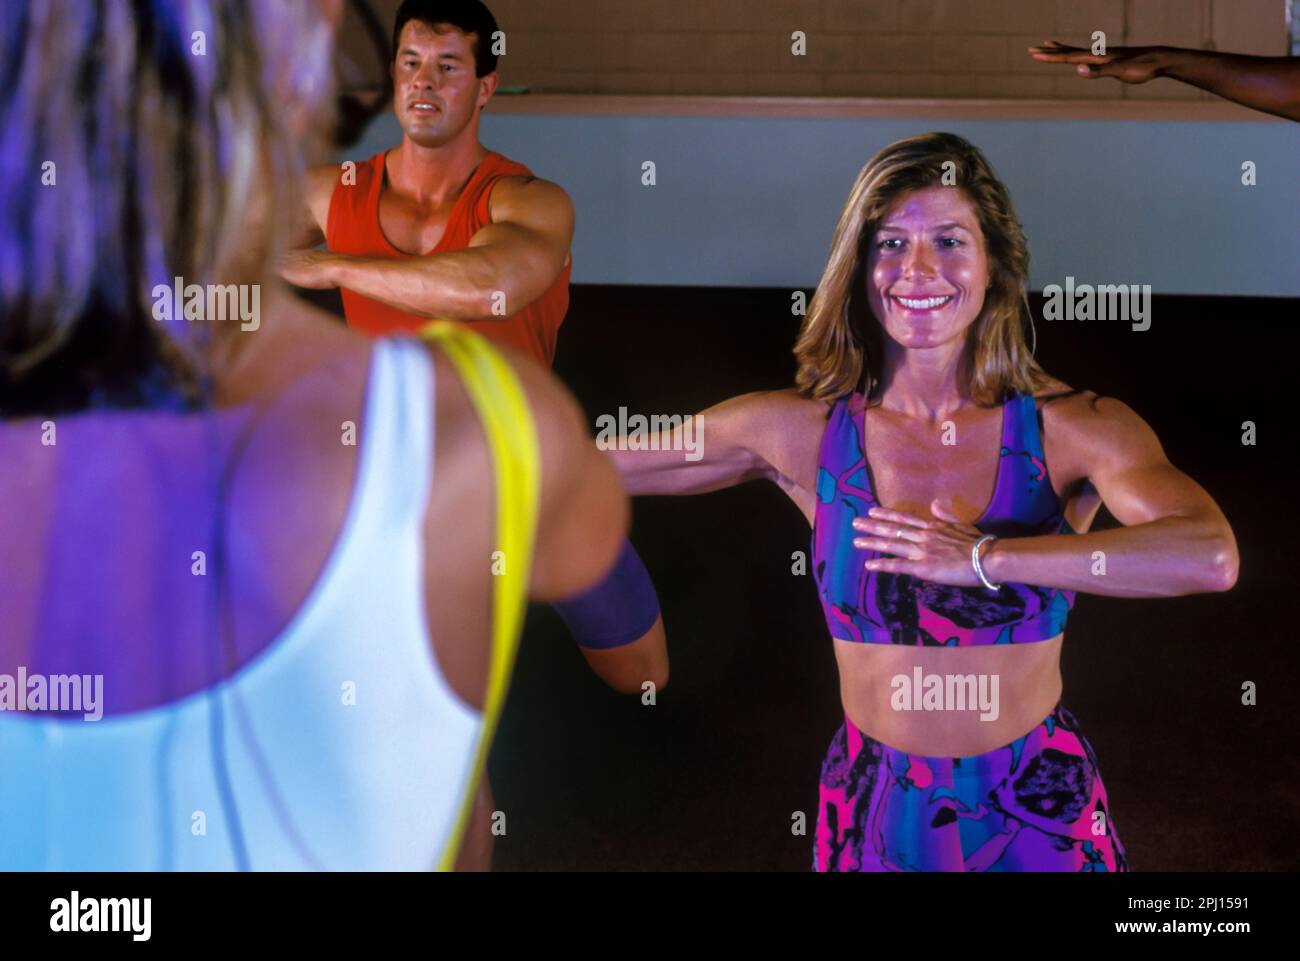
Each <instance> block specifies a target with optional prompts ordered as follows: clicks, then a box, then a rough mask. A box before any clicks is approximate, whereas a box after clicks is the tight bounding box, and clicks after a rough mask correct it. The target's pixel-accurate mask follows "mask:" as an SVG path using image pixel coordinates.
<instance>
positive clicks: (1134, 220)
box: [349, 114, 1300, 297]
mask: <svg viewBox="0 0 1300 961" xmlns="http://www.w3.org/2000/svg"><path fill="white" fill-rule="evenodd" d="M927 130H948V131H952V132H953V133H957V134H960V135H961V136H964V137H966V138H967V139H969V140H970V141H971V142H973V143H974V144H976V146H978V147H979V148H980V149H981V150H983V151H984V152H985V154H986V155H987V156H988V157H989V159H990V160H991V161H992V162H993V164H994V166H995V167H996V168H997V170H998V173H999V174H1000V176H1001V177H1002V178H1003V180H1004V181H1005V182H1006V183H1007V186H1008V187H1009V189H1010V190H1011V195H1012V197H1013V199H1014V200H1015V203H1016V208H1017V210H1018V212H1019V214H1020V218H1021V220H1022V221H1023V223H1024V225H1025V231H1026V234H1027V235H1028V237H1029V249H1030V255H1031V274H1030V281H1031V286H1032V287H1033V288H1034V289H1035V290H1041V289H1042V288H1043V287H1044V286H1045V285H1048V284H1053V283H1058V284H1062V285H1063V284H1064V283H1065V278H1066V276H1067V275H1071V276H1073V277H1074V278H1075V279H1076V281H1077V282H1080V283H1133V284H1150V285H1151V286H1152V290H1153V292H1154V293H1169V294H1224V295H1256V296H1278V297H1296V296H1300V239H1298V238H1300V124H1293V123H1292V124H1286V123H1178V122H1143V121H1068V122H1067V121H1006V120H977V121H972V120H951V121H944V120H934V119H924V120H917V121H901V120H895V119H888V120H882V119H788V118H779V119H778V118H772V119H768V118H721V119H715V118H698V117H602V116H539V115H519V114H510V115H505V114H500V115H487V116H485V117H484V118H483V122H482V127H481V131H480V134H481V138H482V140H483V143H484V144H486V145H487V146H488V147H490V148H492V149H494V150H499V151H501V152H502V153H504V154H505V155H506V156H509V157H511V158H513V159H516V160H519V161H520V162H522V163H525V164H527V165H528V166H529V167H531V168H532V169H533V171H534V172H536V173H537V174H538V175H539V176H542V177H546V178H547V179H550V180H554V181H556V182H558V183H559V184H561V185H562V186H563V187H564V188H565V189H566V190H568V192H569V194H570V196H571V197H572V198H573V201H574V204H575V206H576V208H577V212H578V228H577V235H576V237H575V239H574V247H573V257H574V271H573V281H574V282H575V283H601V284H648V285H660V284H682V285H700V286H740V287H750V286H752V287H789V288H796V287H805V288H811V287H814V286H816V284H817V282H818V280H819V279H820V277H821V271H822V268H823V267H824V266H825V261H826V255H827V252H828V250H829V247H830V242H831V237H832V234H833V233H834V229H835V222H836V219H837V218H838V216H839V212H840V208H841V207H842V205H843V203H844V200H845V198H846V197H847V195H848V191H849V187H850V186H851V185H852V182H853V178H854V177H855V176H856V174H857V172H858V170H859V169H860V168H861V166H862V164H863V163H865V162H866V161H867V159H868V158H870V157H871V155H872V154H873V153H875V152H876V151H877V150H879V149H880V148H881V147H883V146H885V145H886V144H889V143H891V142H893V141H895V140H899V139H901V138H903V137H907V136H910V135H912V134H916V133H922V132H924V131H927ZM400 137H401V132H400V130H399V129H398V127H397V123H396V121H395V119H394V118H393V117H392V115H391V114H388V115H385V116H383V117H381V118H380V119H379V120H377V121H376V122H375V123H374V124H373V125H372V127H371V128H370V130H369V131H368V132H367V136H366V138H365V141H364V142H363V144H362V145H360V146H358V147H357V148H355V149H354V150H352V151H350V152H349V156H351V157H353V158H361V157H366V156H370V155H371V154H373V153H375V152H377V151H378V150H380V149H382V148H383V147H385V146H389V145H392V144H395V143H397V142H399V141H400ZM646 160H653V161H654V162H655V164H656V167H657V171H656V174H657V179H658V183H657V185H656V186H654V187H645V186H642V185H641V164H642V163H643V162H644V161H646ZM1247 160H1251V161H1254V162H1255V164H1256V177H1257V180H1258V185H1257V186H1254V187H1246V186H1243V185H1242V183H1241V165H1242V163H1243V162H1244V161H1247Z"/></svg>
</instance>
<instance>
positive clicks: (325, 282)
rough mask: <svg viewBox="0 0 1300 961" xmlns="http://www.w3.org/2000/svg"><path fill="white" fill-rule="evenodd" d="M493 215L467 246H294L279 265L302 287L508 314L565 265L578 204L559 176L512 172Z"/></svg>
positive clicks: (416, 307) (455, 311) (422, 310)
mask: <svg viewBox="0 0 1300 961" xmlns="http://www.w3.org/2000/svg"><path fill="white" fill-rule="evenodd" d="M327 209H328V208H327ZM491 216H492V223H490V224H488V225H487V226H486V227H484V228H482V229H481V230H479V231H478V232H477V233H476V234H475V235H474V236H473V238H471V240H470V242H469V246H468V247H466V248H465V249H463V250H453V251H448V252H447V253H443V254H435V255H434V256H431V257H416V258H412V259H410V260H386V259H383V258H373V257H352V256H348V255H345V254H335V253H330V252H321V251H295V252H294V253H293V254H291V255H290V256H289V257H288V258H286V260H285V262H284V264H283V265H282V268H281V273H282V275H283V276H284V277H285V279H287V280H289V281H290V282H291V283H295V284H298V285H299V286H300V287H346V288H347V289H348V290H352V291H355V292H356V293H359V294H361V295H363V296H365V297H369V298H371V299H372V300H377V301H379V302H380V303H384V304H388V305H389V306H390V307H395V308H397V309H398V310H401V311H405V312H406V313H409V314H414V315H415V316H417V317H427V318H429V319H431V320H432V319H439V318H442V319H449V320H505V319H506V318H507V317H510V316H512V315H514V314H517V313H518V312H519V311H521V310H523V309H524V308H525V307H527V306H528V305H529V304H530V303H532V302H533V301H534V300H536V299H537V298H538V297H540V296H541V295H542V294H544V293H545V292H546V290H547V288H549V287H550V286H551V284H552V283H554V282H555V278H556V277H558V276H559V274H560V271H562V270H563V269H564V264H565V261H566V260H567V259H568V255H569V246H570V244H571V243H572V241H573V220H574V217H573V204H572V202H571V201H570V200H569V195H568V194H567V193H565V191H564V189H563V188H562V187H560V186H559V185H557V184H554V183H551V182H550V181H547V180H538V179H536V178H533V177H510V178H507V179H504V180H502V181H500V182H499V183H498V184H497V185H496V187H495V188H494V189H493V191H492V199H491Z"/></svg>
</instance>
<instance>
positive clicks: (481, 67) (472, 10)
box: [393, 0, 497, 77]
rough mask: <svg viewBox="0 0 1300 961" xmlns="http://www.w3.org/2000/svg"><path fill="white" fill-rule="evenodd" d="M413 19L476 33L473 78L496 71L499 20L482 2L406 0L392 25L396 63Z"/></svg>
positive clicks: (464, 0) (466, 0) (469, 0)
mask: <svg viewBox="0 0 1300 961" xmlns="http://www.w3.org/2000/svg"><path fill="white" fill-rule="evenodd" d="M412 20H418V21H419V22H420V23H423V24H424V25H425V26H428V27H430V28H432V27H434V26H435V25H437V24H450V25H451V26H453V27H455V28H456V29H457V30H459V31H460V32H461V33H465V34H474V35H475V36H474V40H473V42H472V44H471V49H473V51H474V76H476V77H486V76H487V75H488V74H490V73H492V71H494V70H496V68H497V55H496V54H495V53H493V52H492V35H493V34H494V33H496V32H497V21H496V17H494V16H492V11H491V10H489V9H488V8H487V7H485V6H484V5H483V4H482V3H481V2H480V0H403V2H402V5H401V6H400V7H398V8H397V22H396V23H395V24H394V25H393V61H394V62H396V61H397V51H398V44H399V43H400V42H401V39H402V28H403V27H405V26H406V25H407V23H409V22H410V21H412Z"/></svg>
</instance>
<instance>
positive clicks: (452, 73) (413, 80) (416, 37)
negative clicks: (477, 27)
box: [393, 20, 496, 147]
mask: <svg viewBox="0 0 1300 961" xmlns="http://www.w3.org/2000/svg"><path fill="white" fill-rule="evenodd" d="M473 38H474V35H473V34H465V33H462V32H461V31H460V30H458V29H456V28H455V27H453V26H450V25H449V24H438V25H437V29H436V30H435V29H434V27H430V26H429V25H428V24H425V23H421V22H420V21H418V20H410V21H408V22H407V23H406V24H404V25H403V26H402V34H401V37H400V39H399V41H398V44H397V60H396V61H395V62H394V63H393V110H394V112H395V113H396V114H397V122H398V123H399V124H400V125H401V127H402V130H403V131H404V132H405V133H406V136H407V137H409V138H410V139H411V141H413V142H414V143H417V144H419V145H420V146H421V147H441V146H442V145H443V144H446V143H448V142H450V141H452V140H454V139H455V138H456V136H457V135H459V134H460V132H461V131H462V130H464V129H465V127H467V126H468V125H469V123H470V121H471V120H472V119H473V118H474V113H475V111H476V109H477V108H478V107H480V106H482V105H483V104H485V103H487V101H488V98H489V97H491V96H492V91H493V90H494V89H495V88H496V74H495V73H492V74H489V75H488V76H486V77H482V78H479V77H476V76H474V39H473Z"/></svg>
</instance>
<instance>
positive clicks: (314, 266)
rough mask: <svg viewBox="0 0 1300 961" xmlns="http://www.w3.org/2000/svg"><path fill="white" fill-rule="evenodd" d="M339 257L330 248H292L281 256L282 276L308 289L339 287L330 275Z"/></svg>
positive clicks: (280, 271) (280, 269)
mask: <svg viewBox="0 0 1300 961" xmlns="http://www.w3.org/2000/svg"><path fill="white" fill-rule="evenodd" d="M337 259H338V255H337V254H332V253H330V252H329V251H328V250H290V251H289V252H287V253H286V254H284V256H282V257H281V258H280V263H279V266H278V268H277V269H278V270H279V273H280V276H281V277H283V278H284V279H285V280H287V281H289V283H291V284H293V285H295V286H297V287H305V288H307V289H308V290H327V289H329V288H331V287H337V286H338V284H336V283H335V282H334V280H333V279H332V277H331V275H330V267H331V266H332V265H333V264H334V262H335V261H336V260H337Z"/></svg>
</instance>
